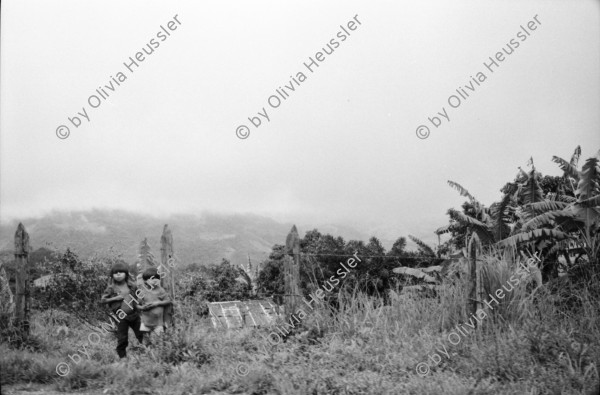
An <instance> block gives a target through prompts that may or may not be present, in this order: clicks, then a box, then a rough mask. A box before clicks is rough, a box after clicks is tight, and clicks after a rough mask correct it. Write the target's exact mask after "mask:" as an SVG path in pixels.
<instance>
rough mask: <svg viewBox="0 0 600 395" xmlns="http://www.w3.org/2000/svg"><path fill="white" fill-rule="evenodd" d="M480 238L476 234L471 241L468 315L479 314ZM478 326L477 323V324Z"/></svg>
mask: <svg viewBox="0 0 600 395" xmlns="http://www.w3.org/2000/svg"><path fill="white" fill-rule="evenodd" d="M478 240H479V239H478V237H477V235H476V234H475V233H473V234H472V236H471V239H470V240H469V262H470V276H469V277H470V281H469V286H470V287H469V298H468V299H467V314H468V315H471V314H473V315H474V316H475V314H477V296H478V292H477V290H478V287H477V241H478ZM475 325H477V321H476V322H475Z"/></svg>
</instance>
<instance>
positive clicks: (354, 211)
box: [0, 0, 600, 240]
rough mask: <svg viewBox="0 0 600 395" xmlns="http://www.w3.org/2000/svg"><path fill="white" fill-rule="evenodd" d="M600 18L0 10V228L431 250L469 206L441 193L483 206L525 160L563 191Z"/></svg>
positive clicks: (573, 4)
mask: <svg viewBox="0 0 600 395" xmlns="http://www.w3.org/2000/svg"><path fill="white" fill-rule="evenodd" d="M599 4H600V2H598V1H583V0H581V1H573V0H568V1H566V0H565V1H522V0H519V1H481V0H477V1H452V2H448V1H422V0H419V1H413V2H410V1H397V0H396V1H379V2H366V1H364V2H354V1H327V2H322V1H302V2H290V1H286V2H281V1H222V0H219V1H202V2H200V1H162V2H156V1H147V0H144V1H127V2H123V1H107V0H102V1H90V0H87V1H52V2H49V1H29V0H19V1H14V0H12V1H2V13H1V17H2V21H1V60H0V67H1V79H0V103H1V109H0V133H1V134H0V190H1V193H0V201H1V203H0V219H1V220H4V221H6V220H7V219H12V218H21V217H29V216H34V215H41V214H44V213H45V212H48V211H49V210H52V209H61V210H62V209H64V210H70V209H88V208H92V207H98V208H122V209H127V210H134V211H137V212H142V213H150V214H166V213H170V212H192V213H198V212H201V211H214V212H221V213H234V212H235V213H245V212H251V213H256V214H263V215H267V216H269V217H272V218H274V219H276V220H280V221H289V222H304V223H314V224H315V225H318V224H323V223H339V224H349V225H352V226H355V227H356V228H357V229H359V230H361V231H365V232H367V231H371V233H373V232H374V233H377V232H379V234H380V235H381V236H386V235H389V234H397V235H406V234H409V233H410V234H415V235H419V236H421V237H423V238H425V239H426V240H433V239H434V237H433V233H431V232H433V230H434V229H436V228H437V227H439V226H442V225H444V224H446V223H447V217H446V215H445V213H446V210H447V209H448V208H449V207H457V208H458V207H459V206H460V204H461V202H462V201H464V198H461V197H460V196H459V195H458V193H457V192H456V191H455V190H453V189H451V188H450V187H449V186H448V185H447V180H454V181H456V182H458V183H460V184H462V185H463V186H464V187H466V188H467V189H469V191H470V192H471V193H472V194H473V195H475V196H476V197H477V198H479V199H480V200H481V201H482V202H483V203H485V204H487V205H489V204H491V203H492V202H493V201H495V200H498V199H499V197H500V192H499V189H500V188H501V187H502V186H503V185H504V184H505V183H506V182H507V181H511V180H513V178H514V176H515V175H516V172H517V167H518V166H521V167H523V168H525V167H526V164H527V161H528V160H529V158H530V157H531V156H533V159H534V162H535V165H536V167H537V168H538V169H539V170H540V171H542V172H543V173H544V174H553V175H559V174H560V171H559V169H558V167H557V166H556V164H554V163H553V162H552V161H551V158H552V155H557V156H561V157H564V158H566V159H568V158H570V156H571V154H572V152H573V150H574V149H575V147H576V146H577V145H581V146H582V150H583V155H582V159H586V158H588V157H590V156H593V155H594V154H595V153H596V151H597V150H598V149H599V148H600V93H599V92H600V72H599V71H600V45H599V44H600V43H599V41H600V7H599ZM535 18H537V19H535ZM170 21H171V24H169V22H170ZM352 21H354V22H353V24H352V23H351V24H350V26H349V22H352ZM530 21H531V22H532V24H533V28H535V29H533V28H531V29H528V28H527V26H528V23H529V22H530ZM161 25H162V27H164V29H165V30H164V31H167V32H169V35H168V36H167V35H165V32H164V31H163V29H162V28H161ZM340 25H342V26H343V27H344V29H345V30H346V33H348V34H346V33H344V30H342V28H341V27H340ZM169 26H170V27H171V28H173V29H175V30H170V28H169ZM521 26H523V28H522V27H521ZM352 28H354V30H351V29H352ZM159 32H162V33H159ZM338 32H341V35H338ZM519 32H522V33H521V35H522V37H525V40H524V41H522V38H519V37H518V36H517V34H518V33H519ZM525 33H527V34H525ZM161 36H162V37H164V38H165V39H164V41H163V39H162V37H161ZM341 36H345V39H344V41H342V40H341ZM332 39H333V40H335V43H337V44H338V45H337V47H336V48H335V50H334V52H333V53H331V54H330V55H328V54H323V57H321V59H322V61H321V62H319V61H318V60H316V59H315V57H316V53H317V52H323V50H322V48H323V47H325V49H326V50H327V51H328V52H331V50H330V48H328V47H327V44H328V43H330V45H333V46H335V44H331V40H332ZM151 40H153V41H151ZM511 40H514V41H513V45H511V47H513V50H514V51H513V52H512V53H511V54H510V55H505V56H504V60H503V61H498V60H497V61H496V62H497V64H498V65H497V66H496V65H491V67H490V68H491V70H492V71H490V70H489V69H488V66H485V65H484V63H487V64H488V65H490V64H491V61H490V59H489V58H490V57H492V58H494V57H495V56H496V53H497V52H498V51H502V48H505V49H507V50H509V49H510V48H508V47H507V44H509V43H510V42H511ZM514 42H516V43H518V44H519V45H518V48H514V47H515V45H514ZM157 44H158V45H157ZM147 45H150V47H147ZM143 48H146V50H147V51H149V49H150V48H152V49H153V50H154V51H153V52H152V53H151V54H150V55H145V54H144V60H143V61H137V60H136V62H137V63H138V66H135V65H132V64H131V63H132V62H131V61H130V60H129V58H130V57H132V58H133V59H134V60H135V57H136V53H137V52H140V51H142V52H143ZM149 52H150V51H149ZM311 57H312V58H313V59H315V63H317V64H318V66H315V65H314V64H313V65H312V66H311V68H312V71H311V70H309V69H308V68H307V67H306V66H305V65H304V64H303V63H311V60H310V58H311ZM124 62H125V63H127V64H129V65H130V66H129V67H130V68H131V69H132V71H130V70H129V69H128V67H127V66H126V65H125V64H124ZM479 72H482V73H483V74H484V76H485V79H484V78H482V77H481V76H479V77H477V75H478V74H477V73H479ZM119 73H122V75H121V77H120V78H119ZM298 73H302V74H303V75H304V77H305V78H304V79H303V80H302V77H300V76H299V74H298ZM292 77H293V78H292ZM294 79H295V80H294ZM301 80H302V81H301ZM482 80H483V81H482ZM117 82H118V83H119V84H117ZM111 84H112V85H111ZM284 85H288V86H289V87H290V88H293V91H292V90H291V89H290V88H285V87H284ZM465 85H467V86H469V87H465ZM105 86H106V87H105ZM99 87H102V89H104V92H106V94H107V96H108V97H107V98H103V97H101V96H100V94H99V93H98V92H96V89H98V88H99ZM280 87H282V89H280ZM459 88H460V89H462V91H464V92H465V93H464V94H463V96H464V97H465V98H462V97H460V96H458V95H459V94H460V93H459V92H457V91H456V90H457V89H459ZM111 89H112V90H111ZM277 89H279V91H280V92H282V93H278V92H277V91H276V90H277ZM99 90H100V89H99ZM461 93H462V92H461ZM282 94H283V95H284V96H285V98H286V99H285V100H283V99H281V95H282ZM467 94H468V97H467V96H466V95H467ZM91 95H96V99H94V98H91V99H90V96H91ZM272 95H276V96H279V97H280V99H281V103H280V104H278V103H277V100H276V99H274V98H270V97H271V96H272ZM451 95H456V96H455V97H456V98H454V99H450V102H451V103H449V102H448V99H449V97H450V96H451ZM457 100H460V104H458V102H457ZM451 105H453V106H454V107H456V108H453V107H452V106H451ZM93 107H96V108H93ZM274 107H276V108H274ZM263 108H264V109H265V110H266V115H267V116H268V118H269V120H268V121H267V120H266V119H265V117H263V116H259V115H258V112H259V111H260V112H263ZM444 111H445V112H444ZM78 112H81V113H84V114H85V115H86V116H87V117H89V121H88V120H87V119H86V118H85V117H83V116H81V115H77V113H78ZM438 112H442V113H444V114H445V115H446V116H447V117H448V118H449V121H448V120H447V119H446V118H444V117H442V116H440V115H438V114H437V113H438ZM74 116H77V117H78V118H79V120H77V119H74V118H72V117H74ZM433 116H437V117H438V118H439V119H440V122H441V124H440V125H439V126H438V127H437V128H436V127H435V126H434V125H433V124H432V122H431V121H429V120H428V117H433ZM69 117H71V118H72V119H73V122H71V121H69ZM249 117H251V118H252V117H258V119H261V124H260V126H258V127H256V126H254V125H253V124H252V123H251V122H250V120H249V119H248V118H249ZM432 120H433V122H434V123H436V122H437V120H435V119H433V118H432ZM79 121H80V122H81V124H80V125H78V127H76V126H75V125H76V124H78V123H79ZM255 123H257V121H256V120H255ZM61 125H64V126H67V127H68V128H69V136H68V137H67V138H64V139H61V138H59V137H58V134H60V135H61V136H63V137H64V136H65V130H66V129H65V128H63V127H62V126H61ZM241 125H245V126H247V127H248V128H249V131H250V135H249V136H248V137H247V138H245V139H240V138H238V137H237V136H236V128H238V127H239V126H241ZM419 125H425V126H427V127H428V128H429V133H430V134H429V137H428V138H425V139H421V138H418V136H417V133H416V128H417V127H418V126H419ZM59 127H60V129H59V131H58V132H57V128H59ZM421 132H422V133H423V130H421ZM423 136H424V135H423V134H422V135H421V137H423Z"/></svg>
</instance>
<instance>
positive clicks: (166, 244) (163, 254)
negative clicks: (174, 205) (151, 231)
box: [160, 225, 175, 299]
mask: <svg viewBox="0 0 600 395" xmlns="http://www.w3.org/2000/svg"><path fill="white" fill-rule="evenodd" d="M173 255H174V254H173V234H172V233H171V229H169V225H165V226H164V228H163V233H162V236H160V261H161V264H162V266H163V272H165V273H167V278H166V279H165V281H164V282H163V284H164V285H163V286H164V288H165V290H166V291H167V293H168V294H169V295H170V296H171V299H175V279H174V275H173V270H174V269H175V263H174V261H173V260H174V259H175V258H174V257H173ZM170 259H171V260H170ZM169 260H170V261H169Z"/></svg>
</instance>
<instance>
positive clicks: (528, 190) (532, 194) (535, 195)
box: [521, 169, 544, 205]
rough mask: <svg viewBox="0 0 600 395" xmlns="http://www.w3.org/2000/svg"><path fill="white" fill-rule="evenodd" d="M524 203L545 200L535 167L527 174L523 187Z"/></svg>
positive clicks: (522, 196)
mask: <svg viewBox="0 0 600 395" xmlns="http://www.w3.org/2000/svg"><path fill="white" fill-rule="evenodd" d="M521 198H522V200H523V204H525V205H527V204H531V203H537V202H542V201H544V192H543V191H542V187H541V186H540V183H539V182H538V180H537V177H536V173H535V169H532V170H531V171H530V172H529V173H528V174H527V181H525V184H524V185H523V186H522V188H521Z"/></svg>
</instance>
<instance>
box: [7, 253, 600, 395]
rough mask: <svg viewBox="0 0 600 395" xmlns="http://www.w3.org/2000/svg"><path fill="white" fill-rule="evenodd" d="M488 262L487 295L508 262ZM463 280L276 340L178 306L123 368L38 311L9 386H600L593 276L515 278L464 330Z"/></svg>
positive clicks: (364, 306) (462, 389)
mask: <svg viewBox="0 0 600 395" xmlns="http://www.w3.org/2000/svg"><path fill="white" fill-rule="evenodd" d="M490 265H495V266H491V267H495V271H492V272H493V273H495V275H494V276H490V275H488V276H487V277H486V285H485V286H486V292H487V291H489V292H493V291H494V290H495V289H498V288H500V287H501V285H502V284H503V282H504V280H505V278H507V276H509V275H510V274H511V271H512V270H514V268H513V269H511V268H510V265H506V264H504V265H503V264H502V262H495V263H494V262H492V263H490ZM465 289H467V288H466V284H464V283H463V282H460V281H458V282H456V283H454V284H447V285H445V286H444V288H443V289H441V291H440V292H439V295H438V298H424V297H405V296H396V297H394V298H393V299H392V303H391V305H388V306H381V303H380V302H379V300H377V299H374V298H368V297H365V296H362V295H354V296H350V297H348V298H347V300H344V301H342V303H341V306H340V309H339V310H337V311H333V310H329V309H327V308H325V307H322V308H319V309H315V310H313V311H307V316H306V318H304V319H303V321H302V327H301V328H298V329H296V330H294V331H292V332H291V333H290V335H288V336H281V337H282V338H283V339H282V341H281V342H280V343H279V344H275V345H273V344H270V343H269V342H268V341H267V340H266V337H267V336H268V335H269V332H270V331H269V329H266V328H263V329H242V330H239V331H228V332H226V331H223V330H215V329H214V328H213V327H212V324H211V322H210V320H209V319H206V318H200V317H198V316H195V315H194V313H192V311H194V307H193V306H181V310H180V314H181V315H180V316H183V317H184V318H183V319H181V318H180V320H179V321H178V325H177V327H176V328H175V329H174V330H172V331H171V332H170V333H169V335H168V339H167V340H166V341H165V342H164V343H163V344H162V345H157V346H156V348H155V349H154V350H153V351H152V352H151V353H150V352H148V350H145V349H143V348H141V347H133V348H132V347H131V344H132V343H136V344H137V341H136V340H134V336H133V333H132V332H130V350H129V355H130V358H129V361H128V362H126V363H120V362H118V361H117V356H116V352H115V351H114V348H115V346H116V340H115V338H114V336H113V335H112V334H107V335H105V336H103V337H102V341H101V342H100V343H99V344H97V345H90V344H89V340H88V335H89V333H90V332H91V331H92V329H91V328H90V327H89V326H86V325H83V324H81V323H77V321H76V320H75V319H73V318H72V317H70V316H68V315H67V314H65V313H61V312H57V311H54V312H50V311H43V312H34V314H33V317H34V323H33V327H32V333H33V339H32V340H30V341H29V342H28V343H27V344H26V345H25V346H22V347H20V348H15V347H14V346H11V345H9V344H8V343H7V342H6V341H5V342H3V343H2V345H1V346H0V366H1V370H2V382H1V384H2V387H3V390H2V393H15V394H26V393H35V394H37V393H85V394H441V393H444V394H456V395H464V394H597V393H598V392H597V391H598V366H600V363H599V362H600V345H599V340H600V318H599V316H600V312H599V310H600V296H599V291H598V278H595V279H590V280H589V281H588V282H586V284H582V283H581V282H579V283H578V285H577V287H575V285H573V284H571V283H570V282H568V281H562V282H561V283H560V284H559V283H557V284H545V285H544V286H542V287H541V288H538V289H536V290H535V291H533V292H532V290H531V287H525V286H521V287H517V288H515V289H514V290H512V291H511V293H510V297H508V296H507V297H506V298H505V299H503V300H502V301H499V304H498V305H497V306H494V308H493V311H492V309H488V311H487V313H488V314H487V317H485V318H482V319H481V320H480V321H481V322H480V324H479V325H478V328H477V329H471V328H470V326H469V318H470V317H468V316H467V314H466V312H465V296H466V295H465V293H464V290H465ZM472 321H473V320H472ZM472 321H471V322H472ZM296 326H298V325H296ZM452 332H454V333H456V335H451V333H452ZM92 339H94V342H96V339H95V338H94V337H93V336H92ZM271 339H272V343H277V338H276V337H275V336H274V335H271ZM457 339H459V340H457ZM82 345H85V347H86V348H85V350H84V351H86V352H87V353H88V354H89V359H88V358H87V357H86V356H85V355H83V354H81V353H80V355H82V360H81V362H80V363H78V364H76V363H74V362H72V361H71V360H69V359H68V355H69V354H71V355H72V354H74V353H76V352H77V349H80V350H82ZM435 355H438V356H439V358H438V357H436V356H435ZM60 362H69V363H70V372H69V374H67V375H65V376H59V375H58V374H57V372H56V367H57V364H59V363H60ZM423 363H427V365H428V366H427V368H426V367H425V366H426V365H423ZM419 364H421V365H419ZM427 370H429V371H428V372H427Z"/></svg>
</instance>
